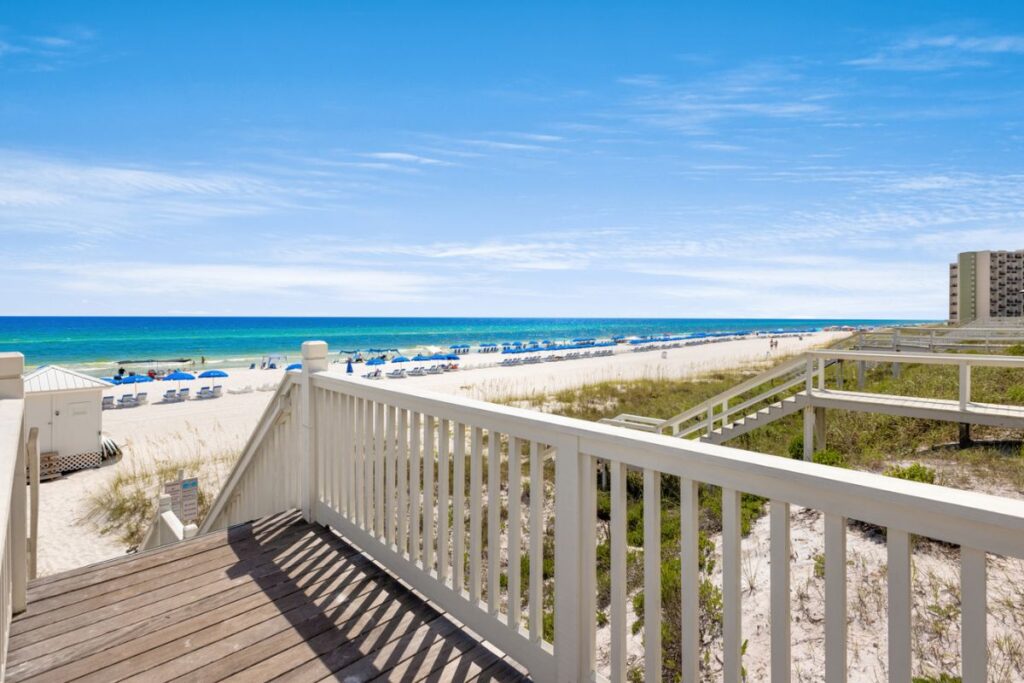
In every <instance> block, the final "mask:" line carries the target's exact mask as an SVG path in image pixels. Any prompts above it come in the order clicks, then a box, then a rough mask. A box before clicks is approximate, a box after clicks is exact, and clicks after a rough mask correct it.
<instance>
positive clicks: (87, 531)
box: [39, 332, 845, 575]
mask: <svg viewBox="0 0 1024 683" xmlns="http://www.w3.org/2000/svg"><path fill="white" fill-rule="evenodd" d="M844 334H845V333H839V332H820V333H815V334H805V335H803V337H802V338H800V337H797V336H792V337H783V338H780V339H779V346H778V348H777V349H775V350H774V351H773V352H769V349H768V346H769V344H768V339H767V338H748V339H742V340H731V341H722V342H715V343H707V344H700V345H694V346H688V347H684V348H674V349H669V350H667V351H665V352H664V357H662V352H661V351H645V352H633V351H632V349H630V348H624V347H619V348H617V349H616V351H617V353H616V354H615V355H613V356H610V357H602V358H588V359H579V360H571V361H559V362H550V363H539V364H535V365H526V366H518V367H502V366H500V365H498V363H500V362H501V361H502V360H504V358H506V357H507V356H502V355H501V354H479V353H473V354H469V355H467V356H466V357H465V358H464V360H463V362H462V369H461V370H459V371H457V372H452V373H446V374H443V375H428V376H425V377H409V378H406V379H401V380H388V379H385V380H378V381H379V382H381V383H382V384H385V385H387V386H407V387H409V388H413V387H415V388H420V389H428V390H431V391H438V392H444V393H456V394H460V395H464V396H469V397H473V398H478V399H484V400H488V399H505V398H512V397H516V396H523V395H529V394H532V393H536V392H538V391H552V390H558V389H564V388H568V387H573V386H579V385H584V384H590V383H594V382H600V381H605V380H628V379H638V378H669V377H692V376H694V375H699V374H703V373H707V372H710V371H714V370H721V369H726V368H737V367H743V366H749V365H750V364H754V363H760V362H765V361H766V360H770V359H771V357H772V356H773V355H774V356H776V357H777V356H780V355H791V354H795V353H799V352H800V351H802V350H804V349H807V348H810V347H813V346H818V345H822V344H826V343H828V342H830V341H834V340H835V339H838V338H840V337H842V336H843V335H844ZM415 365H417V364H415V363H410V364H406V365H405V367H415ZM331 369H332V370H339V371H344V369H345V366H344V365H343V364H342V363H340V362H334V363H332V366H331ZM356 369H357V370H356V372H357V376H358V374H359V373H362V372H366V371H368V370H369V369H371V368H365V367H364V366H361V365H357V366H356ZM384 369H391V366H384ZM283 374H284V373H283V371H282V370H248V369H242V370H230V377H228V378H226V379H221V380H216V381H217V383H219V384H221V385H222V386H223V391H224V394H223V396H222V397H221V398H217V399H206V400H198V399H193V400H190V401H187V402H182V403H162V402H160V397H161V396H162V394H163V392H164V391H165V390H166V389H167V388H169V387H170V386H174V387H175V388H177V387H178V383H175V382H169V383H166V384H165V383H163V382H154V383H149V384H141V385H136V386H137V387H138V388H139V391H142V390H145V391H146V392H147V394H148V398H149V401H150V403H149V404H148V405H144V406H139V407H136V408H126V409H116V410H108V411H105V412H104V415H103V418H104V420H103V430H104V433H105V434H107V435H108V436H109V437H111V438H112V439H114V441H115V442H117V443H118V444H119V445H121V447H122V449H123V456H122V457H121V458H120V459H119V460H117V461H116V462H108V463H106V464H105V465H104V466H103V467H100V468H97V469H92V470H83V471H80V472H74V473H71V474H68V475H65V476H64V477H63V478H61V479H58V480H55V481H50V482H46V483H44V484H43V485H42V486H41V488H40V492H41V493H40V495H41V501H40V505H41V509H42V510H43V512H42V514H41V515H40V539H39V571H40V574H41V575H45V574H52V573H55V572H59V571H63V570H66V569H71V568H74V567H78V566H81V565H84V564H89V563H91V562H98V561H101V560H105V559H109V558H112V557H117V556H119V555H122V554H124V552H125V551H126V548H125V547H124V545H123V544H122V543H121V542H119V541H118V540H117V538H116V536H115V535H113V534H108V535H103V534H101V533H100V532H99V530H98V529H97V527H96V525H95V524H94V523H93V522H92V521H90V520H89V519H87V510H88V499H89V497H90V495H93V494H95V493H96V492H97V491H99V490H101V489H102V488H103V487H104V486H105V484H106V483H108V482H110V481H112V480H113V478H115V477H118V476H124V475H130V474H131V472H133V471H137V470H139V469H146V468H152V467H153V466H154V465H158V464H160V463H166V462H170V461H174V460H180V459H182V458H185V459H188V460H192V461H195V462H199V463H201V464H202V467H201V472H202V474H201V478H202V479H203V481H202V486H203V487H204V488H205V489H206V490H208V491H209V492H210V493H211V495H212V494H214V493H215V491H216V490H219V487H220V485H221V481H222V479H223V477H224V476H225V475H226V473H227V471H228V470H229V469H230V465H231V463H232V462H233V460H234V458H235V457H237V454H238V452H239V451H240V450H241V448H242V447H243V445H244V444H245V441H246V439H247V438H248V436H249V434H250V433H251V431H252V429H253V428H254V427H255V425H256V423H257V422H258V420H259V417H260V414H261V413H262V411H263V410H264V408H265V407H266V405H267V402H268V401H269V399H270V397H271V395H272V388H273V387H274V386H276V385H277V384H278V383H279V382H280V380H281V378H282V376H283ZM364 381H370V380H364ZM209 384H210V380H195V381H192V382H188V383H182V384H181V386H189V387H190V389H191V391H192V393H193V394H195V393H196V392H198V390H199V388H200V387H202V386H206V385H209ZM130 391H131V388H130V387H129V388H126V387H111V389H109V390H108V391H107V392H106V393H107V394H108V395H111V396H116V397H120V396H121V395H122V394H124V393H128V392H130ZM239 391H244V392H245V393H235V392H239Z"/></svg>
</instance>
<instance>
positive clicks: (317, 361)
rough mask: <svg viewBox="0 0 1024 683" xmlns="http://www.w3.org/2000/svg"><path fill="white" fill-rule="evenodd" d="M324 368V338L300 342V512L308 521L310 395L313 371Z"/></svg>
mask: <svg viewBox="0 0 1024 683" xmlns="http://www.w3.org/2000/svg"><path fill="white" fill-rule="evenodd" d="M326 369H327V342H324V341H307V342H302V391H301V394H302V398H301V401H300V403H301V405H300V409H299V412H300V414H301V415H302V421H301V423H300V424H301V425H302V431H301V433H302V436H301V437H300V438H299V444H300V447H301V450H300V453H301V454H302V468H301V472H302V475H301V481H302V488H301V491H302V516H303V517H305V518H306V521H308V522H315V521H316V498H317V495H316V491H317V481H316V432H315V430H316V415H315V414H314V411H315V408H314V406H315V403H314V399H313V395H314V394H313V375H314V374H316V373H318V372H322V371H324V370H326Z"/></svg>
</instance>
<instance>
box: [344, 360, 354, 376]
mask: <svg viewBox="0 0 1024 683" xmlns="http://www.w3.org/2000/svg"><path fill="white" fill-rule="evenodd" d="M345 372H347V373H348V374H350V375H351V374H352V372H353V370H352V361H349V362H348V365H347V366H346V367H345Z"/></svg>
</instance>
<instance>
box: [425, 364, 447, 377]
mask: <svg viewBox="0 0 1024 683" xmlns="http://www.w3.org/2000/svg"><path fill="white" fill-rule="evenodd" d="M443 372H444V370H443V369H442V368H441V366H440V365H431V366H430V367H429V368H427V374H428V375H440V374H441V373H443Z"/></svg>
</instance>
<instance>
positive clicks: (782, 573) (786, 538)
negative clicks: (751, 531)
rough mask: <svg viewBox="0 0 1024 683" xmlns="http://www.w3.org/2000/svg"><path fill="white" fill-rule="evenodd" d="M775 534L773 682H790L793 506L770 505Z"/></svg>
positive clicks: (772, 585) (772, 640) (779, 501)
mask: <svg viewBox="0 0 1024 683" xmlns="http://www.w3.org/2000/svg"><path fill="white" fill-rule="evenodd" d="M768 507H769V515H770V520H769V524H770V527H771V529H770V531H771V549H770V554H771V557H770V561H771V597H770V601H771V606H770V608H771V649H772V658H771V663H772V672H771V673H772V681H773V683H781V682H783V681H789V680H790V678H791V676H792V650H791V647H792V645H791V644H792V636H791V633H790V622H791V615H790V610H791V607H790V557H791V556H792V545H791V541H790V534H789V503H786V502H784V501H781V500H772V501H771V502H770V503H769V505H768Z"/></svg>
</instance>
